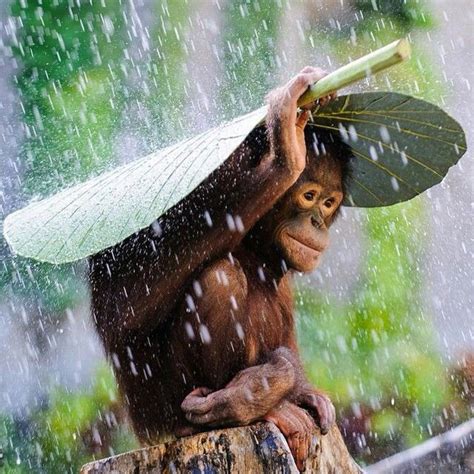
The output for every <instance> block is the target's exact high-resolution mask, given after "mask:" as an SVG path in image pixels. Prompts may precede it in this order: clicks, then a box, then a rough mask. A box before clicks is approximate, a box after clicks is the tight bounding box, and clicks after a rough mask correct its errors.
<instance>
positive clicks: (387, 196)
mask: <svg viewBox="0 0 474 474" xmlns="http://www.w3.org/2000/svg"><path fill="white" fill-rule="evenodd" d="M315 122H316V123H315V125H316V126H317V127H321V128H324V129H327V130H331V131H333V132H335V133H336V134H338V135H339V136H340V137H341V139H342V140H343V141H344V142H346V143H347V144H348V145H349V146H350V147H351V148H352V152H353V155H354V160H353V167H352V168H353V172H352V177H351V179H350V183H349V193H348V196H347V197H346V200H345V202H344V204H345V205H349V206H359V207H377V206H388V205H391V204H396V203H398V202H402V201H407V200H408V199H411V198H412V197H414V196H416V195H418V194H420V193H422V192H423V191H425V190H426V189H428V188H430V187H431V186H434V185H435V184H438V183H439V182H441V180H442V179H443V178H444V176H446V173H447V172H448V169H449V168H450V167H451V166H452V165H454V164H456V163H457V161H458V160H459V158H461V156H462V155H463V154H464V152H465V151H466V138H465V135H464V131H463V129H462V127H461V126H460V125H459V123H458V122H456V120H454V119H453V118H452V117H450V116H449V115H448V114H447V113H446V112H444V111H443V110H442V109H440V108H439V107H437V106H436V105H433V104H430V103H429V102H426V101H423V100H420V99H415V98H414V97H410V96H407V95H403V94H397V93H393V92H371V93H365V94H353V95H348V96H342V97H339V98H338V99H337V100H335V101H334V102H332V103H331V104H329V105H328V106H327V107H326V108H324V109H323V110H322V111H321V113H319V114H318V115H317V117H316V119H315Z"/></svg>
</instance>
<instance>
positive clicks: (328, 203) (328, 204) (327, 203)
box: [324, 198, 335, 209]
mask: <svg viewBox="0 0 474 474" xmlns="http://www.w3.org/2000/svg"><path fill="white" fill-rule="evenodd" d="M334 202H335V199H334V198H329V199H326V200H325V201H324V206H325V207H327V208H328V209H331V207H332V206H333V205H334Z"/></svg>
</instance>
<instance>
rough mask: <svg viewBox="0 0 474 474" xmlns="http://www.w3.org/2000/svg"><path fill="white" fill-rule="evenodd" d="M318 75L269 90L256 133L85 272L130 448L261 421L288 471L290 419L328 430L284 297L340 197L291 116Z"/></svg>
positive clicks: (337, 175)
mask: <svg viewBox="0 0 474 474" xmlns="http://www.w3.org/2000/svg"><path fill="white" fill-rule="evenodd" d="M321 75H322V73H321V71H319V70H317V69H313V68H305V69H304V70H303V71H302V73H300V75H298V76H297V77H296V78H294V79H293V80H292V81H290V82H289V83H288V84H287V86H285V87H284V88H281V89H277V90H276V91H275V92H273V93H272V95H271V96H270V99H269V118H268V120H267V127H266V131H265V130H257V131H255V132H254V133H253V134H252V135H251V136H250V137H249V138H248V139H247V140H246V142H245V143H244V144H243V145H242V146H241V147H240V148H239V149H238V150H237V151H236V152H235V153H234V154H233V156H232V157H231V158H230V159H229V160H228V161H227V162H226V163H225V164H224V165H223V166H221V168H219V169H218V170H217V171H216V172H215V173H213V174H212V175H211V176H210V177H209V178H208V179H207V180H206V182H204V183H203V184H202V185H200V186H199V187H198V188H197V189H196V190H195V191H194V192H193V193H191V195H190V196H188V197H187V198H186V199H185V200H184V201H183V202H182V203H181V204H179V205H178V206H175V207H174V208H173V209H171V210H170V211H169V212H168V213H166V214H165V215H164V216H163V217H162V218H160V220H159V222H156V223H154V224H153V225H152V226H150V228H147V229H144V230H143V231H140V232H138V233H137V234H135V235H133V236H131V237H130V238H128V239H127V240H126V241H125V242H123V243H122V244H120V245H118V246H116V247H114V248H112V249H108V250H106V251H104V252H102V253H100V254H98V255H96V256H94V257H93V258H92V259H91V261H90V279H91V291H92V307H93V314H94V319H95V322H96V325H97V328H98V331H99V334H100V336H101V338H102V340H103V341H104V344H105V348H106V351H107V353H108V354H109V356H110V358H111V360H112V362H113V364H114V370H115V373H116V376H117V380H118V384H119V387H120V390H121V393H122V395H123V398H124V401H125V403H126V405H127V406H128V409H129V413H130V417H131V420H132V423H133V426H134V429H135V431H136V433H137V435H138V437H139V439H140V440H141V441H142V442H143V443H155V442H158V441H160V440H162V439H164V438H166V437H168V436H182V435H186V434H190V433H193V432H197V431H202V430H205V429H209V427H213V426H225V425H244V424H248V423H251V422H252V421H255V420H259V419H260V420H262V419H266V420H271V421H273V422H275V423H276V424H277V425H278V426H279V428H280V429H281V430H282V432H283V433H284V434H285V436H286V437H287V439H288V441H289V443H290V447H291V449H292V451H293V453H294V454H295V456H296V458H297V461H298V465H300V466H301V465H302V462H303V460H304V459H305V457H306V455H307V452H308V448H309V440H310V433H311V430H312V426H313V417H312V416H310V415H309V413H308V411H306V410H305V409H303V408H300V407H304V408H307V409H308V410H310V412H311V413H312V415H313V416H314V417H315V419H316V420H317V421H318V423H319V424H320V426H321V428H322V430H323V432H326V431H327V430H328V428H329V425H330V424H331V423H333V422H334V409H333V407H332V404H331V402H330V401H329V399H328V398H327V397H326V396H325V395H324V394H322V393H321V392H319V391H317V390H316V389H314V388H313V387H312V386H311V385H310V384H309V383H308V382H307V380H306V378H305V376H304V373H303V370H302V367H301V363H300V360H299V355H298V350H297V345H296V337H295V331H294V316H293V314H294V312H293V303H292V291H291V278H292V276H291V275H292V271H291V270H298V271H308V270H310V269H312V268H314V267H315V266H317V264H318V263H319V253H321V252H323V251H324V249H325V248H326V246H327V243H328V237H327V228H328V227H329V225H330V224H331V223H332V221H333V219H334V217H335V215H336V213H337V210H338V207H339V205H340V203H341V201H342V197H343V194H342V179H343V172H344V170H343V165H342V164H341V161H340V160H339V159H338V157H336V156H334V155H335V153H336V152H335V150H336V148H334V147H331V144H330V143H327V144H326V153H324V148H321V149H318V150H313V149H312V147H313V145H314V140H313V139H312V137H311V134H310V133H307V134H306V143H307V144H308V145H310V146H309V147H308V148H309V149H308V151H306V146H305V136H304V131H303V129H304V127H305V124H306V120H307V118H308V117H307V114H306V113H305V112H303V114H302V115H300V116H299V118H297V111H296V100H297V98H298V97H299V96H300V95H301V94H302V93H303V92H304V91H305V89H306V87H307V86H308V85H309V84H311V83H312V82H314V81H315V80H317V79H319V78H320V77H321ZM295 123H296V125H295ZM318 154H319V156H317V155H318ZM307 158H309V159H308V163H307ZM312 193H313V194H312ZM313 195H314V199H313ZM211 221H212V222H211ZM295 239H296V240H295Z"/></svg>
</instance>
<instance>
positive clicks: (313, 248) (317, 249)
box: [287, 234, 323, 257]
mask: <svg viewBox="0 0 474 474" xmlns="http://www.w3.org/2000/svg"><path fill="white" fill-rule="evenodd" d="M287 235H288V237H289V238H290V239H292V240H294V241H295V242H297V243H298V244H299V245H302V246H303V247H306V248H307V249H309V250H311V252H314V253H315V254H316V255H315V256H316V257H318V256H319V255H321V253H322V251H323V250H322V249H321V247H316V246H315V245H314V244H308V243H306V242H302V241H301V240H300V239H297V238H296V237H293V236H292V235H291V234H287Z"/></svg>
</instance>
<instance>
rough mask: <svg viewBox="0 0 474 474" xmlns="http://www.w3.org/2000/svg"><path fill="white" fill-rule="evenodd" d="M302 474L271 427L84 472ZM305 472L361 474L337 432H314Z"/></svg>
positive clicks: (208, 437)
mask: <svg viewBox="0 0 474 474" xmlns="http://www.w3.org/2000/svg"><path fill="white" fill-rule="evenodd" d="M298 472H299V471H298V469H297V467H296V464H295V461H294V459H293V457H292V455H291V453H290V450H289V448H288V444H287V442H286V440H285V438H284V437H283V435H282V434H281V432H280V431H279V430H278V428H277V427H276V426H275V425H274V424H272V423H257V424H255V425H251V426H245V427H240V428H228V429H222V430H215V431H209V432H207V433H200V434H197V435H194V436H189V437H186V438H181V439H178V440H176V441H171V442H169V443H163V444H159V445H157V446H152V447H150V448H144V449H138V450H136V451H131V452H129V453H125V454H120V455H118V456H113V457H110V458H106V459H101V460H99V461H94V462H91V463H89V464H86V465H85V466H83V467H82V469H81V474H99V473H100V474H102V473H114V474H118V473H120V474H122V473H133V474H141V473H160V474H161V473H163V474H165V473H166V474H168V473H169V474H175V473H176V474H181V473H182V474H185V473H186V474H188V473H191V474H200V473H203V474H220V473H229V474H231V473H232V474H248V473H255V474H259V473H262V474H263V473H265V474H266V473H281V474H283V473H285V474H293V473H295V474H296V473H298ZM305 472H310V473H328V474H329V473H334V474H335V473H344V474H356V473H361V472H362V470H361V469H360V468H359V467H358V466H357V464H356V463H355V462H354V460H353V459H352V458H351V456H350V455H349V453H348V451H347V448H346V446H345V444H344V441H343V439H342V436H341V434H340V432H339V430H338V429H337V427H335V426H334V427H333V428H332V429H331V431H330V432H329V433H328V434H327V435H326V436H321V435H320V433H319V431H315V433H314V443H313V447H312V453H311V456H310V457H309V459H308V461H307V463H306V469H305Z"/></svg>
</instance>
